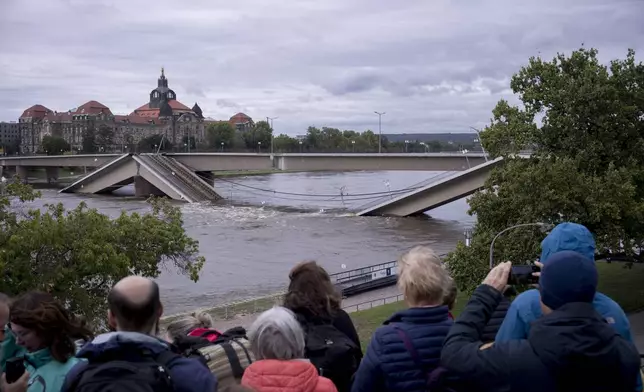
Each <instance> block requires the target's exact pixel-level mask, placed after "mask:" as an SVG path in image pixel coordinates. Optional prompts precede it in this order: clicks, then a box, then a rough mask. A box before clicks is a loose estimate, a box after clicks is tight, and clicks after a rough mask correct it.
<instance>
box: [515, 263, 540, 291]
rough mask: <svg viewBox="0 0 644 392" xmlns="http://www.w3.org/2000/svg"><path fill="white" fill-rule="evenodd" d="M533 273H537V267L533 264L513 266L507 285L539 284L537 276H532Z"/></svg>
mask: <svg viewBox="0 0 644 392" xmlns="http://www.w3.org/2000/svg"><path fill="white" fill-rule="evenodd" d="M534 272H539V267H537V266H536V265H534V264H528V265H513V266H512V270H511V271H510V279H509V280H508V283H509V284H511V285H519V286H521V285H529V284H536V283H538V282H539V277H538V276H533V275H532V274H533V273H534Z"/></svg>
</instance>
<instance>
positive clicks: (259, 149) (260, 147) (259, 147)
mask: <svg viewBox="0 0 644 392" xmlns="http://www.w3.org/2000/svg"><path fill="white" fill-rule="evenodd" d="M261 152H262V142H257V153H258V154H259V153H261Z"/></svg>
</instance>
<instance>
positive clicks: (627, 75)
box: [446, 49, 644, 290]
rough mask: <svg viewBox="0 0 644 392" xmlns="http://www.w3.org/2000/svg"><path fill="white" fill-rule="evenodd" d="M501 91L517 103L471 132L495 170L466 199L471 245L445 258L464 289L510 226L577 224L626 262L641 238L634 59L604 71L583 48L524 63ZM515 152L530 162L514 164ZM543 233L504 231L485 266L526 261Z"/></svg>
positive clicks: (640, 83)
mask: <svg viewBox="0 0 644 392" xmlns="http://www.w3.org/2000/svg"><path fill="white" fill-rule="evenodd" d="M511 88H512V90H513V92H514V93H515V94H517V95H518V97H519V99H520V100H521V102H522V106H514V105H510V104H509V103H508V102H507V101H504V100H502V101H500V102H499V103H498V104H497V106H496V108H495V109H494V110H493V113H492V114H493V118H492V122H491V124H490V125H489V126H488V127H487V128H486V129H485V130H484V131H483V132H482V134H481V138H482V142H483V145H484V147H485V148H486V150H487V151H488V152H489V153H490V154H492V155H493V156H494V157H503V158H504V165H503V166H500V167H499V168H497V169H496V170H494V171H493V173H492V174H491V176H490V178H489V179H488V181H487V182H486V184H485V187H484V189H483V190H482V191H480V192H478V193H476V194H475V195H474V196H473V197H472V198H471V199H470V200H469V203H470V211H469V213H470V214H476V216H477V223H476V225H475V227H474V232H473V239H472V246H471V247H465V246H464V245H463V244H462V243H461V244H459V245H458V246H457V248H456V250H455V251H454V252H453V253H451V254H450V255H449V256H448V257H447V260H446V261H447V265H448V267H449V268H450V270H451V271H452V273H453V274H454V277H455V279H456V280H457V282H458V284H459V287H460V288H461V289H464V290H471V289H472V288H474V287H475V286H476V285H478V283H480V282H481V280H482V279H483V277H484V275H485V273H486V272H487V264H488V262H487V260H488V257H487V252H488V248H489V244H490V241H491V240H492V238H493V236H494V235H495V234H496V233H498V232H500V231H501V230H503V229H505V228H507V227H509V226H512V225H515V224H520V223H530V222H546V223H553V224H556V223H560V222H562V221H573V222H578V223H581V224H583V225H585V226H587V227H588V228H589V229H590V230H591V231H592V232H593V233H594V234H595V236H596V241H597V248H598V250H599V251H600V252H602V253H603V252H607V251H609V250H610V251H612V252H617V253H624V254H626V255H633V253H634V250H635V249H636V248H639V247H641V246H642V244H643V241H644V219H643V218H644V180H643V179H644V154H641V151H642V147H644V106H643V105H642V102H644V65H642V63H636V62H635V53H634V52H633V51H629V52H628V55H627V57H626V59H625V60H614V61H612V62H611V64H610V67H606V66H604V65H602V64H600V63H599V61H598V60H597V51H596V50H593V49H591V50H586V49H580V50H578V51H575V52H573V53H572V54H571V55H570V56H569V57H566V56H565V55H562V54H559V55H558V56H557V57H555V58H554V59H553V60H552V61H543V60H542V59H540V58H531V59H530V61H529V64H528V65H527V66H526V67H524V68H522V69H521V70H520V71H519V72H518V73H517V74H516V75H514V76H513V78H512V80H511ZM537 119H538V120H539V121H537ZM522 150H533V153H532V156H531V157H530V158H527V159H524V158H520V157H517V156H516V155H515V154H516V153H518V152H520V151H522ZM543 236H544V234H543V233H541V232H540V231H539V230H538V229H535V228H525V229H515V230H511V231H508V232H507V233H505V234H503V236H502V237H501V238H499V240H497V242H496V245H495V253H494V254H495V259H496V260H497V261H501V260H512V261H513V262H515V263H525V262H526V261H530V260H534V259H535V257H537V256H538V254H539V248H540V245H539V244H540V241H541V239H542V238H543Z"/></svg>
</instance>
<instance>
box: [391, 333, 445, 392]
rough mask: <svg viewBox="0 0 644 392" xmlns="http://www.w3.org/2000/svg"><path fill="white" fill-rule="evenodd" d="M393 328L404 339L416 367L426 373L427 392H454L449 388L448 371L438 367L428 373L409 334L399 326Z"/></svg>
mask: <svg viewBox="0 0 644 392" xmlns="http://www.w3.org/2000/svg"><path fill="white" fill-rule="evenodd" d="M392 326H393V327H394V329H395V330H396V333H398V336H399V337H400V338H401V339H402V341H403V344H404V345H405V348H406V349H407V352H408V353H409V355H411V359H412V360H413V361H414V364H415V365H416V367H418V368H419V369H421V370H422V371H423V373H425V376H426V386H427V391H431V392H452V391H453V389H451V388H449V387H448V386H447V382H448V377H447V369H445V368H443V367H437V368H435V369H433V370H432V371H428V369H427V367H426V366H425V365H423V363H422V362H421V360H420V356H419V355H418V351H416V348H415V347H414V344H413V343H412V342H411V339H410V338H409V336H408V335H407V333H406V332H405V331H403V330H402V329H401V328H400V327H398V326H397V325H392Z"/></svg>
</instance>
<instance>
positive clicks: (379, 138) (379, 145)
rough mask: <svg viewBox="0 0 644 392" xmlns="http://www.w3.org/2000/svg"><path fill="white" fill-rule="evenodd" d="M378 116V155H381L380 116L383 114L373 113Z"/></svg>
mask: <svg viewBox="0 0 644 392" xmlns="http://www.w3.org/2000/svg"><path fill="white" fill-rule="evenodd" d="M374 113H376V114H377V115H378V154H381V153H382V116H383V115H384V114H386V113H385V112H382V113H380V112H374Z"/></svg>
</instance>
